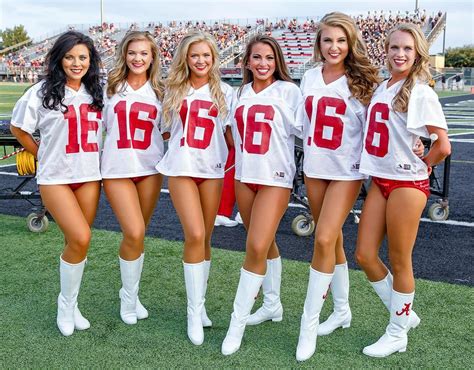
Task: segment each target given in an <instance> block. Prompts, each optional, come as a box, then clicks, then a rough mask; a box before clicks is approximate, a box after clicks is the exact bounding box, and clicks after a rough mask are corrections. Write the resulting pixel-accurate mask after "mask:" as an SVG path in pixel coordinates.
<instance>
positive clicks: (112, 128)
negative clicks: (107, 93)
mask: <svg viewBox="0 0 474 370" xmlns="http://www.w3.org/2000/svg"><path fill="white" fill-rule="evenodd" d="M119 91H120V89H119ZM103 112H104V128H105V131H106V136H105V141H104V150H103V153H102V158H101V172H102V177H103V178H104V179H113V178H128V177H139V176H147V175H153V174H156V173H158V171H157V170H156V168H155V166H156V164H157V163H158V162H159V161H160V160H161V158H162V157H163V152H164V146H163V138H162V137H161V133H160V130H159V122H160V117H161V102H160V101H159V100H158V98H157V97H156V95H155V92H154V91H153V89H152V87H151V85H150V83H149V82H148V81H147V83H145V84H144V85H143V86H142V87H140V88H139V89H137V90H133V89H132V88H131V87H130V86H129V85H128V84H127V83H125V86H124V90H123V91H122V92H119V93H117V94H115V95H113V96H112V97H110V99H107V98H106V99H105V105H104V111H103Z"/></svg>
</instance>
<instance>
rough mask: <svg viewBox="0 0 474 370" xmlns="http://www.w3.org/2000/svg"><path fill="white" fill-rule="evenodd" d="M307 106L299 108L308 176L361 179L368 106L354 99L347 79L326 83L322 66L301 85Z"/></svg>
mask: <svg viewBox="0 0 474 370" xmlns="http://www.w3.org/2000/svg"><path fill="white" fill-rule="evenodd" d="M300 88H301V91H302V93H303V99H304V105H303V104H302V105H301V106H300V108H299V109H298V119H297V122H298V125H302V126H303V127H302V129H303V149H304V162H303V171H304V173H305V175H306V176H308V177H312V178H319V179H327V180H359V179H364V178H365V177H366V176H365V175H363V174H361V173H360V172H359V165H360V156H361V153H362V138H363V135H364V122H365V113H366V109H365V106H364V105H363V104H362V103H361V102H360V101H359V100H357V99H356V98H354V97H352V94H351V91H350V90H349V86H348V84H347V78H346V76H342V77H341V78H339V79H337V80H336V81H334V82H331V83H329V84H326V83H325V82H324V79H323V75H322V69H321V67H317V68H314V69H311V70H309V71H308V72H306V73H305V75H304V76H303V79H302V80H301V85H300Z"/></svg>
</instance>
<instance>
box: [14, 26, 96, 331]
mask: <svg viewBox="0 0 474 370" xmlns="http://www.w3.org/2000/svg"><path fill="white" fill-rule="evenodd" d="M99 63H100V57H99V54H98V52H97V50H96V49H95V47H94V43H93V41H92V39H91V38H89V37H88V36H85V35H83V34H82V33H79V32H75V31H69V32H66V33H64V34H62V35H61V36H59V38H58V39H57V40H56V42H55V43H54V45H53V47H52V48H51V50H50V51H49V52H48V54H47V55H46V60H45V65H46V76H45V79H44V80H43V81H41V82H40V83H38V84H36V85H34V86H32V87H31V88H30V89H29V90H28V91H27V92H26V94H25V95H23V96H22V97H21V99H20V100H19V101H18V102H17V103H16V105H15V108H14V109H13V114H12V121H11V132H12V133H13V135H14V136H15V137H16V138H17V139H18V141H19V142H20V144H21V145H22V146H23V147H24V148H25V149H26V150H27V151H28V152H30V153H32V154H33V155H34V156H35V157H36V158H37V159H38V171H37V183H38V185H39V190H40V193H41V198H42V201H43V203H44V205H45V207H46V208H47V210H48V212H49V213H50V214H51V215H52V216H53V218H54V220H55V221H56V223H57V225H58V226H59V228H60V229H61V231H62V232H63V234H64V239H65V246H64V250H63V253H62V255H61V256H60V258H59V274H60V286H61V291H60V293H59V296H58V314H57V325H58V328H59V330H60V331H61V333H62V334H63V335H64V336H69V335H72V334H73V332H74V329H76V330H85V329H88V328H89V327H90V323H89V321H88V320H87V319H86V318H84V317H83V316H82V314H81V312H80V311H79V308H78V303H77V297H78V294H79V289H80V286H81V280H82V275H83V272H84V266H85V263H86V256H87V250H88V249H89V244H90V240H91V225H92V223H93V222H94V218H95V215H96V211H97V205H98V202H99V194H100V179H101V175H100V166H99V150H100V140H101V137H102V121H101V109H102V106H103V97H102V88H101V85H100V76H99ZM36 130H38V131H39V133H40V137H41V142H40V143H37V142H36V141H35V140H34V139H33V137H32V136H31V135H32V134H33V133H34V132H35V131H36Z"/></svg>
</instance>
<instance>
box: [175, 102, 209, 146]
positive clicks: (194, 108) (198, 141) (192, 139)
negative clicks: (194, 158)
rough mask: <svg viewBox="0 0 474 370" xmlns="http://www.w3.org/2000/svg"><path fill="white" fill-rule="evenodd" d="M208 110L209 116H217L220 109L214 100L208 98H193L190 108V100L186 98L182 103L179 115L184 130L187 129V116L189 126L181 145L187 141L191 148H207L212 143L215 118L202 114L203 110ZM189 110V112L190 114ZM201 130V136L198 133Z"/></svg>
mask: <svg viewBox="0 0 474 370" xmlns="http://www.w3.org/2000/svg"><path fill="white" fill-rule="evenodd" d="M202 110H205V111H207V115H208V116H209V117H213V118H216V117H217V115H218V111H217V108H216V106H215V105H214V103H213V102H210V101H206V100H193V101H192V102H191V104H190V106H189V108H188V102H187V100H186V99H185V100H184V101H183V104H182V105H181V110H180V112H179V115H180V117H181V122H182V124H183V131H184V130H185V129H186V124H185V123H186V117H187V118H188V127H187V130H186V132H184V133H183V137H182V138H181V142H180V145H181V146H184V144H185V142H186V143H187V145H188V146H189V147H191V148H196V149H206V148H207V147H209V145H211V139H212V134H213V133H214V128H215V124H214V120H212V119H211V118H208V117H203V116H201V115H200V113H201V111H202ZM188 111H189V114H188ZM198 132H199V134H200V135H199V136H200V137H199V138H197V137H196V134H197V133H198Z"/></svg>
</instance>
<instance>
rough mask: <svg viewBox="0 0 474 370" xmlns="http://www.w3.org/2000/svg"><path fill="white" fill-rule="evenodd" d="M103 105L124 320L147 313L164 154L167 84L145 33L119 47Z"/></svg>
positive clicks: (105, 164)
mask: <svg viewBox="0 0 474 370" xmlns="http://www.w3.org/2000/svg"><path fill="white" fill-rule="evenodd" d="M106 92H107V98H106V101H105V106H104V128H105V130H106V136H105V141H104V151H103V154H102V158H101V173H102V178H103V184H104V190H105V194H106V195H107V198H108V200H109V202H110V205H111V206H112V209H113V211H114V213H115V216H116V217H117V220H118V222H119V224H120V228H121V229H122V234H123V238H122V242H121V244H120V253H119V263H120V275H121V280H122V288H121V289H120V292H119V296H120V317H121V318H122V320H123V322H124V323H126V324H136V323H137V320H140V319H145V318H147V317H148V311H147V310H146V309H145V307H143V305H142V304H141V303H140V300H139V298H138V289H139V283H140V277H141V274H142V269H143V260H144V248H145V246H144V239H145V231H146V228H147V225H148V223H149V222H150V218H151V216H152V214H153V211H154V209H155V205H156V202H157V200H158V198H159V194H160V189H161V184H162V181H163V178H162V175H161V174H159V173H158V171H157V170H156V168H155V166H156V164H157V163H158V161H159V160H160V159H161V158H162V156H163V151H164V149H163V139H162V137H161V133H160V131H159V127H158V125H159V120H160V116H161V100H162V98H163V88H162V82H161V76H160V61H159V50H158V47H157V45H156V43H155V40H154V39H153V37H152V36H151V35H150V34H149V33H147V32H139V31H133V32H129V33H128V34H127V35H125V37H124V38H123V40H122V41H121V43H120V45H119V47H118V56H117V61H116V64H115V66H114V68H113V69H112V70H111V72H110V74H109V78H108V85H107V90H106Z"/></svg>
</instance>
